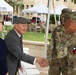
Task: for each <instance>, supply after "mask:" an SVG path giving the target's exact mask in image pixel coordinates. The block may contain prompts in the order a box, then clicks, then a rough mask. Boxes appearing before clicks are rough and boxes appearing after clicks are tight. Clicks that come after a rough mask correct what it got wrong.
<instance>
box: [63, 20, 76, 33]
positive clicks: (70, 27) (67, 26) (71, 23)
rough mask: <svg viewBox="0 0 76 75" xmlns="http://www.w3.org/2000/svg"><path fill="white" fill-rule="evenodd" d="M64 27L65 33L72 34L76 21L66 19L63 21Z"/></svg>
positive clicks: (75, 27) (75, 28)
mask: <svg viewBox="0 0 76 75" xmlns="http://www.w3.org/2000/svg"><path fill="white" fill-rule="evenodd" d="M64 28H65V30H66V33H68V34H72V33H73V32H74V31H75V30H76V23H75V21H74V20H71V19H67V20H66V21H65V22H64Z"/></svg>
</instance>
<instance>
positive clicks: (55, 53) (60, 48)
mask: <svg viewBox="0 0 76 75" xmlns="http://www.w3.org/2000/svg"><path fill="white" fill-rule="evenodd" d="M75 14H76V12H75V13H73V14H72V13H71V14H70V13H69V14H68V13H67V14H65V15H64V16H65V19H66V18H71V19H75V18H76V15H75ZM47 58H48V60H49V64H50V66H49V75H60V73H62V75H76V31H75V32H74V33H73V34H72V35H69V34H67V33H65V28H64V26H63V25H59V26H57V27H56V28H55V29H54V31H53V34H52V39H51V42H50V45H49V46H48V51H47Z"/></svg>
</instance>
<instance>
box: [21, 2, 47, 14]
mask: <svg viewBox="0 0 76 75" xmlns="http://www.w3.org/2000/svg"><path fill="white" fill-rule="evenodd" d="M22 12H25V13H43V14H46V13H48V8H47V6H45V4H43V3H42V2H40V3H38V4H37V5H35V6H33V7H32V8H29V9H24V10H22Z"/></svg>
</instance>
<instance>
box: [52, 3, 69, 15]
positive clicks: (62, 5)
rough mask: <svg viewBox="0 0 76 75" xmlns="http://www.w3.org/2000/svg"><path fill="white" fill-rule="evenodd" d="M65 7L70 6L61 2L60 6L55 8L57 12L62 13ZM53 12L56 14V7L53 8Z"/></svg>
mask: <svg viewBox="0 0 76 75" xmlns="http://www.w3.org/2000/svg"><path fill="white" fill-rule="evenodd" d="M64 8H68V7H67V6H65V5H64V4H60V5H59V6H57V7H56V8H55V14H58V15H60V14H61V11H62V9H64ZM51 14H54V9H52V10H51Z"/></svg>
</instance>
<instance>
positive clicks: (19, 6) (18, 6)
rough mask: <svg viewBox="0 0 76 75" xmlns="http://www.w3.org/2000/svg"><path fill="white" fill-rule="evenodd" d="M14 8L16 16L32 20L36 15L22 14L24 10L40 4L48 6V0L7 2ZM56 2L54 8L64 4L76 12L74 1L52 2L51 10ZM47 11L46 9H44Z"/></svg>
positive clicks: (14, 0)
mask: <svg viewBox="0 0 76 75" xmlns="http://www.w3.org/2000/svg"><path fill="white" fill-rule="evenodd" d="M5 1H7V2H8V3H9V4H10V5H12V6H13V8H14V12H13V13H14V15H18V16H24V17H26V18H31V17H33V16H35V14H32V13H31V14H28V13H22V10H23V9H28V8H31V7H33V6H34V5H37V4H38V3H39V2H43V3H44V4H45V5H46V6H48V0H5ZM52 1H54V7H57V6H58V5H60V4H64V5H65V6H67V7H68V8H70V9H72V10H76V4H74V0H51V4H50V5H51V9H53V2H52ZM44 9H45V8H44ZM38 16H43V15H42V14H38Z"/></svg>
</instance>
